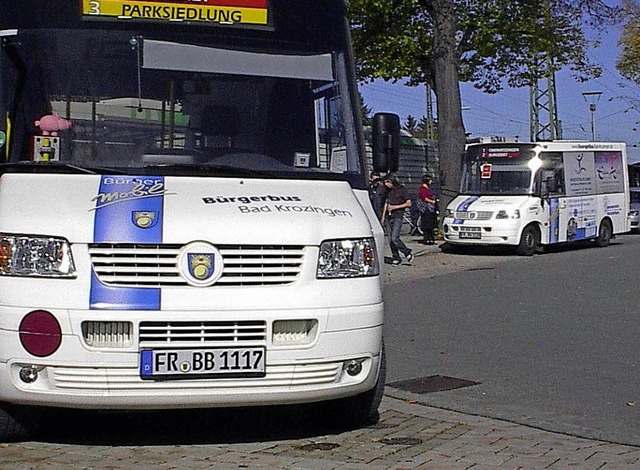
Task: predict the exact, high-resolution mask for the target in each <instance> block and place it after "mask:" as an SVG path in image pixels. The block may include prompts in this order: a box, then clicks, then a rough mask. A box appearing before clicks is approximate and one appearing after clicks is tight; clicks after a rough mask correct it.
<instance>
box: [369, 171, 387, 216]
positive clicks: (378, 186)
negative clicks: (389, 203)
mask: <svg viewBox="0 0 640 470" xmlns="http://www.w3.org/2000/svg"><path fill="white" fill-rule="evenodd" d="M386 197H387V188H385V187H384V183H383V182H382V177H381V176H380V172H378V171H372V172H371V174H370V175H369V198H370V199H371V205H372V206H373V210H374V212H375V213H376V217H377V218H378V220H382V213H383V210H384V201H385V199H386Z"/></svg>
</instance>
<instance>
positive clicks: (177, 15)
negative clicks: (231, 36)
mask: <svg viewBox="0 0 640 470" xmlns="http://www.w3.org/2000/svg"><path fill="white" fill-rule="evenodd" d="M122 16H125V17H129V18H148V19H160V20H183V21H208V22H210V23H242V11H241V10H219V9H216V8H211V7H207V8H193V7H176V6H167V5H164V6H163V5H157V6H154V5H135V4H134V5H130V4H126V5H122Z"/></svg>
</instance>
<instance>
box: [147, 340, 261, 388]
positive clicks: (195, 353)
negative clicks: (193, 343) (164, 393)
mask: <svg viewBox="0 0 640 470" xmlns="http://www.w3.org/2000/svg"><path fill="white" fill-rule="evenodd" d="M266 355H267V354H266V350H265V348H264V347H255V348H207V349H143V350H141V351H140V377H142V378H143V379H155V380H161V379H180V378H190V379H193V378H198V377H206V376H223V377H227V376H234V377H240V376H241V377H254V376H257V377H263V376H264V375H265V364H266Z"/></svg>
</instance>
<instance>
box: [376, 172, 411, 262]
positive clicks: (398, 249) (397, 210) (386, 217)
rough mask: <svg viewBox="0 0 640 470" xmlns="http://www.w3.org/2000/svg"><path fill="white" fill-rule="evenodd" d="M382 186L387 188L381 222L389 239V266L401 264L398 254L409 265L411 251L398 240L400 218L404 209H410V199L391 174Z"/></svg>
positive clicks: (385, 178) (400, 226) (400, 225)
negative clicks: (405, 259) (402, 256)
mask: <svg viewBox="0 0 640 470" xmlns="http://www.w3.org/2000/svg"><path fill="white" fill-rule="evenodd" d="M384 186H385V188H387V199H386V202H385V204H384V210H383V215H382V217H383V220H382V221H383V223H384V226H385V228H386V230H387V236H388V237H389V246H390V247H391V254H392V260H391V264H393V265H396V266H397V265H399V264H400V263H402V259H401V258H400V253H402V254H403V255H404V256H405V257H406V258H407V261H408V262H409V263H411V262H412V261H413V254H412V253H411V249H410V248H407V245H405V244H404V242H403V241H402V240H401V239H400V232H401V230H402V216H403V215H404V211H405V209H406V208H408V207H411V198H410V197H409V193H408V192H407V189H406V188H405V187H404V186H403V185H402V184H400V182H399V181H398V179H397V178H396V177H395V176H394V175H392V174H388V175H386V176H385V177H384Z"/></svg>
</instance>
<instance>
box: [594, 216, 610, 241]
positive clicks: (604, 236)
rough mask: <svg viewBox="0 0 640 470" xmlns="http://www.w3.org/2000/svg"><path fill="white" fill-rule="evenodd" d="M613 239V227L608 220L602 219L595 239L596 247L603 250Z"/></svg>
mask: <svg viewBox="0 0 640 470" xmlns="http://www.w3.org/2000/svg"><path fill="white" fill-rule="evenodd" d="M612 237H613V227H612V226H611V221H610V220H609V219H604V220H603V221H602V222H600V228H599V229H598V237H597V238H596V246H599V247H600V248H604V247H605V246H608V245H609V243H611V238H612Z"/></svg>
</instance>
